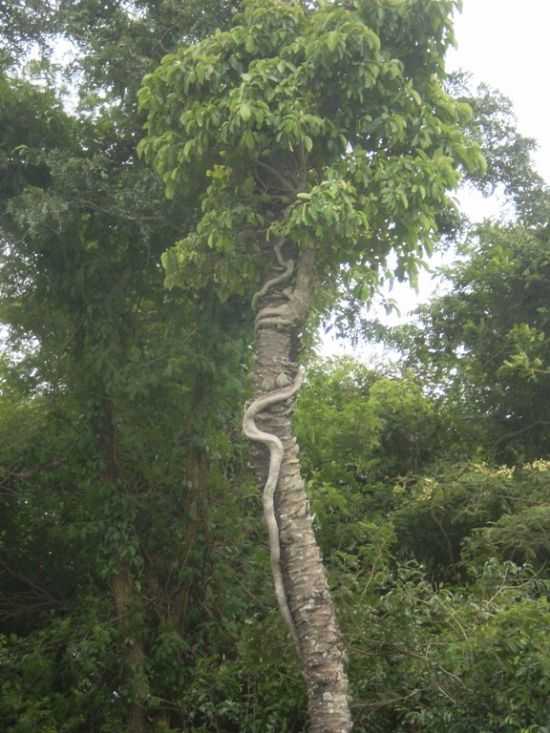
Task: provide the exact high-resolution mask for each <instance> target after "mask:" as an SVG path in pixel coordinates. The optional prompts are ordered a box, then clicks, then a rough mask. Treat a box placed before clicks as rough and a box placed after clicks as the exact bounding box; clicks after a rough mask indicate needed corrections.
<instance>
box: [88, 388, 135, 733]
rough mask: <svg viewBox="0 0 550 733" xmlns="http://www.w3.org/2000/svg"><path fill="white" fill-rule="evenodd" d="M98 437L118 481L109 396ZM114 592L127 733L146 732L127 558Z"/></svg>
mask: <svg viewBox="0 0 550 733" xmlns="http://www.w3.org/2000/svg"><path fill="white" fill-rule="evenodd" d="M96 437H97V442H98V445H99V447H100V450H101V453H102V457H103V479H104V480H105V481H108V482H110V483H115V482H116V481H117V479H118V457H117V433H116V427H115V420H114V414H113V403H112V400H110V399H105V400H104V401H103V405H102V412H101V415H100V416H99V419H98V421H97V425H96ZM111 592H112V595H113V605H114V607H115V611H116V615H117V620H118V624H119V626H120V629H121V631H122V636H123V641H124V647H125V661H126V666H127V670H128V679H127V682H128V687H129V688H130V689H131V691H132V699H131V701H130V703H129V706H128V718H127V724H126V730H127V733H144V732H145V730H146V721H145V709H144V707H143V700H144V699H145V696H146V693H147V690H146V686H147V685H146V678H145V649H144V644H143V635H142V634H141V633H136V626H139V625H140V624H139V623H136V610H137V608H136V606H137V601H138V599H137V597H136V588H135V584H134V581H133V578H132V574H131V572H130V568H129V566H128V562H127V561H121V563H120V565H119V567H118V569H117V571H116V572H115V573H114V574H113V576H112V578H111Z"/></svg>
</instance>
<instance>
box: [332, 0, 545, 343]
mask: <svg viewBox="0 0 550 733" xmlns="http://www.w3.org/2000/svg"><path fill="white" fill-rule="evenodd" d="M455 32H456V37H457V43H458V48H457V49H456V50H455V49H453V50H452V51H451V52H450V53H449V55H448V59H447V60H448V68H449V69H451V70H454V69H462V70H464V71H468V72H470V73H471V74H472V76H473V80H474V82H475V83H479V82H485V83H487V84H489V85H490V86H491V87H495V88H496V89H498V90H499V91H501V92H502V93H503V94H505V95H506V96H507V97H509V98H510V99H511V100H512V103H513V105H514V111H515V114H516V118H517V122H518V129H519V130H520V132H521V133H522V134H524V135H528V136H529V137H533V138H535V139H536V140H537V142H538V145H539V148H538V151H537V153H536V154H535V156H534V160H535V162H536V165H537V169H538V171H539V173H540V174H541V175H542V176H543V177H544V178H545V180H546V181H547V182H550V85H549V84H548V75H549V73H550V0H463V12H462V14H461V15H459V16H458V17H457V19H456V23H455ZM461 201H463V203H464V205H465V206H467V209H468V213H469V215H470V216H471V217H472V218H479V219H482V218H484V217H486V216H496V215H497V214H498V211H499V208H500V206H499V201H498V200H496V199H495V200H494V201H491V200H486V199H482V197H481V196H479V197H477V196H473V195H469V196H467V197H466V198H464V199H463V198H462V197H461ZM434 287H435V284H434V282H433V281H432V278H431V277H430V275H429V274H428V273H423V274H422V275H421V277H420V284H419V292H418V293H416V292H415V291H414V290H413V289H412V288H411V287H409V286H406V285H396V286H395V287H394V289H393V290H392V291H391V292H390V293H388V295H389V296H390V297H391V298H393V299H395V301H396V302H397V304H398V307H399V310H400V312H401V316H402V317H401V319H399V318H396V317H391V318H387V317H385V316H384V314H383V312H382V313H378V312H377V313H376V315H377V316H378V317H380V318H381V319H382V320H383V321H384V322H386V323H396V322H399V321H402V320H404V317H405V316H406V315H407V312H409V311H410V310H412V309H414V308H415V307H416V306H417V305H418V304H419V303H422V302H425V301H427V300H428V299H429V298H430V296H431V294H432V293H433V292H434ZM321 351H322V353H323V354H325V355H329V354H336V353H338V354H342V353H349V354H351V353H355V355H356V356H361V355H362V354H361V353H357V350H354V349H352V348H351V346H350V345H349V344H346V343H342V342H336V341H334V340H333V339H332V338H331V337H330V336H326V337H324V338H323V345H322V347H321ZM359 351H360V352H361V351H363V349H359Z"/></svg>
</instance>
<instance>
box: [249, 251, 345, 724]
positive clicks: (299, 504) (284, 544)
mask: <svg viewBox="0 0 550 733" xmlns="http://www.w3.org/2000/svg"><path fill="white" fill-rule="evenodd" d="M290 256H291V255H290V253H289V254H288V257H290ZM294 257H296V255H295V254H294ZM277 260H278V261H277ZM283 262H284V261H282V259H281V257H280V253H279V256H278V257H277V258H276V257H275V256H273V267H272V269H271V271H270V273H269V275H268V281H267V282H269V281H271V282H272V285H271V286H269V287H266V286H264V287H263V288H262V289H261V290H260V291H259V293H258V297H257V298H255V301H257V303H258V305H259V310H258V315H257V318H256V348H255V364H254V368H253V383H254V398H253V401H252V404H251V407H253V405H254V403H256V404H258V402H257V401H258V400H262V399H263V398H264V397H265V396H266V395H268V394H270V393H274V394H275V393H276V392H277V391H282V392H284V391H285V389H284V388H285V385H290V384H292V383H293V382H294V380H295V379H296V375H297V372H298V363H297V359H298V353H299V348H300V340H301V339H300V337H301V332H302V329H303V327H304V324H305V321H306V318H307V316H308V313H309V310H310V304H311V299H312V294H313V290H314V287H315V274H314V256H313V254H312V252H310V251H305V252H303V253H301V255H300V256H299V257H298V258H297V259H296V262H295V267H293V268H288V269H287V272H288V276H287V277H281V270H283V269H284V265H283ZM287 262H288V259H287V260H286V263H287ZM286 263H285V264H286ZM291 271H292V272H291ZM289 277H293V278H294V283H293V286H292V287H289V283H288V279H289ZM255 304H256V303H255ZM281 388H282V389H281ZM287 392H288V387H287ZM293 403H294V398H293V397H291V398H290V399H287V400H283V401H278V402H277V403H276V404H273V405H272V406H271V407H270V408H269V409H267V410H265V411H263V412H261V413H260V414H258V415H257V418H256V420H257V425H258V428H259V429H260V430H261V431H262V432H265V433H267V434H270V435H272V436H277V437H278V438H279V439H280V441H281V443H282V447H283V450H284V453H283V458H282V463H281V470H280V474H279V478H278V482H277V486H276V493H275V515H276V521H277V525H278V532H279V540H280V551H281V571H282V580H283V584H284V595H286V601H287V603H288V608H289V610H290V615H291V618H292V624H293V627H294V629H291V631H293V635H295V637H296V639H297V646H298V651H299V654H300V656H301V659H302V664H303V673H304V678H305V682H306V687H307V692H308V712H309V720H310V731H311V733H346V732H347V731H350V730H351V728H352V722H351V715H350V710H349V698H348V681H347V676H346V672H345V652H344V649H343V644H342V640H341V635H340V631H339V628H338V624H337V621H336V614H335V609H334V605H333V603H332V600H331V596H330V591H329V587H328V583H327V577H326V573H325V570H324V567H323V563H322V559H321V553H320V550H319V546H318V544H317V541H316V538H315V534H314V531H313V518H312V514H311V512H310V508H309V502H308V499H307V496H306V492H305V485H304V480H303V478H302V476H301V474H300V461H299V455H298V451H299V449H298V446H297V443H296V439H295V437H294V433H293V428H292V408H293ZM249 410H250V408H249ZM245 421H246V418H245ZM249 437H251V436H249ZM254 439H255V440H257V441H258V442H263V441H261V440H260V439H259V438H254ZM269 464H270V456H269V455H268V454H267V451H266V450H265V449H263V450H256V451H254V465H255V470H256V473H257V476H258V480H259V481H260V482H261V483H263V482H264V481H265V479H266V476H267V475H268V473H269ZM271 550H272V552H273V546H272V547H271ZM279 605H281V603H279ZM283 610H284V609H282V612H283ZM283 615H284V613H283Z"/></svg>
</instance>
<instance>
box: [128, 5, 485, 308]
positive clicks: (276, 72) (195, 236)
mask: <svg viewBox="0 0 550 733" xmlns="http://www.w3.org/2000/svg"><path fill="white" fill-rule="evenodd" d="M454 6H455V4H454V3H452V2H443V3H441V2H437V3H436V2H432V1H431V0H415V2H407V3H400V2H399V3H396V2H381V3H358V4H357V5H353V6H350V5H349V4H339V3H335V4H332V3H331V4H327V5H320V6H318V7H312V8H309V7H307V6H303V5H302V4H300V3H284V2H267V1H266V0H251V1H250V2H247V3H245V4H244V8H243V11H242V12H241V13H239V14H237V15H236V16H235V19H234V23H233V26H232V27H231V29H229V30H227V31H223V32H221V31H220V32H217V33H214V34H213V35H211V36H210V37H209V38H207V39H205V40H204V41H201V42H199V43H197V44H192V45H190V46H184V47H182V48H181V49H180V50H178V51H177V52H176V53H174V54H169V55H168V56H166V57H165V58H164V59H163V61H162V63H161V65H160V67H159V68H158V69H157V70H156V71H155V72H154V73H152V74H149V75H147V76H146V77H145V79H144V85H143V87H142V89H141V91H140V92H139V100H140V104H141V107H142V108H143V109H144V110H145V111H146V112H147V114H148V118H147V123H146V128H147V137H146V138H144V140H143V141H141V142H140V144H139V150H140V152H141V154H142V155H143V156H144V157H145V158H146V160H148V161H149V162H151V163H152V164H154V166H155V168H156V169H157V171H158V172H159V173H160V175H161V176H162V178H163V180H164V184H165V189H166V193H167V195H168V196H169V197H173V196H174V195H176V194H177V195H183V196H184V197H185V196H191V197H197V196H198V204H199V213H198V216H197V223H196V227H195V229H194V231H193V232H192V233H191V234H190V235H189V236H188V237H187V238H186V239H184V240H181V241H180V242H178V243H177V244H176V245H175V247H174V248H173V249H172V250H170V251H169V252H168V253H167V254H166V255H165V258H164V265H165V268H166V270H167V277H168V280H167V281H168V283H169V284H172V285H173V284H175V283H177V282H178V278H180V275H179V274H178V271H179V269H180V268H183V270H185V267H189V268H190V270H189V272H188V274H187V275H185V274H182V275H181V277H183V278H184V281H185V282H188V283H189V282H192V283H197V282H202V281H204V278H205V277H206V278H211V277H213V279H214V281H215V282H216V284H217V288H218V290H219V292H220V294H221V295H222V297H223V296H224V295H227V294H229V293H232V292H242V291H243V289H245V288H246V289H248V290H250V287H251V285H250V283H251V282H252V283H255V282H256V281H257V269H258V265H257V262H256V261H257V259H258V257H257V254H258V252H257V248H258V246H259V245H258V240H259V241H260V243H261V242H262V241H263V240H265V239H266V238H267V239H269V238H273V239H274V238H276V237H280V236H282V237H284V238H285V239H286V240H287V241H289V242H292V243H293V244H294V245H295V246H296V247H298V248H313V249H315V250H316V256H317V261H318V268H319V271H320V273H321V276H322V277H324V278H327V279H328V278H332V279H334V277H336V276H338V274H341V266H342V265H344V264H345V265H346V266H347V267H349V268H351V269H352V271H353V273H354V275H355V276H356V278H358V279H360V277H361V276H360V268H362V271H363V279H366V280H367V281H368V279H369V277H370V278H371V279H372V276H371V275H369V272H370V273H372V269H377V268H378V267H380V266H381V265H382V264H383V263H384V261H385V258H386V256H387V254H388V252H389V251H390V250H391V249H394V250H395V251H396V252H397V253H398V257H399V266H398V272H399V273H400V274H401V275H404V274H405V273H408V274H409V275H413V274H414V272H415V267H416V261H417V258H418V256H419V254H420V253H421V252H422V251H424V250H428V249H429V248H430V245H431V242H432V241H433V237H434V235H435V231H436V229H437V221H438V215H439V213H440V212H441V210H442V209H445V208H446V207H448V206H449V201H448V199H447V195H446V192H447V190H448V189H449V188H452V187H453V186H455V185H456V184H457V182H458V180H459V174H458V171H457V166H458V167H460V166H462V167H465V168H470V167H474V168H475V167H483V159H482V157H481V155H480V153H479V150H478V148H477V145H476V144H474V143H472V142H470V141H468V139H467V138H465V137H464V135H463V132H462V128H463V126H464V124H465V122H466V121H467V120H468V119H469V117H470V114H471V112H470V108H469V107H468V106H467V105H466V104H463V103H460V102H456V101H454V100H453V99H451V98H450V97H449V96H448V95H447V94H446V93H445V92H444V90H443V85H442V82H443V56H444V53H445V50H446V48H447V46H448V45H449V44H450V43H451V42H452V29H451V24H450V13H451V10H452V8H453V7H454ZM255 240H256V241H255ZM201 263H202V264H201ZM190 273H192V275H191V274H190ZM212 273H214V274H212Z"/></svg>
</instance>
